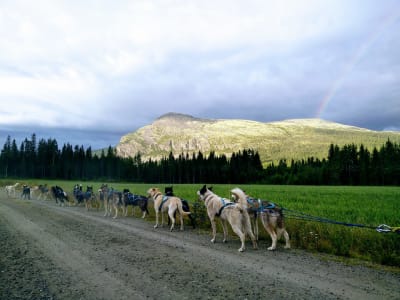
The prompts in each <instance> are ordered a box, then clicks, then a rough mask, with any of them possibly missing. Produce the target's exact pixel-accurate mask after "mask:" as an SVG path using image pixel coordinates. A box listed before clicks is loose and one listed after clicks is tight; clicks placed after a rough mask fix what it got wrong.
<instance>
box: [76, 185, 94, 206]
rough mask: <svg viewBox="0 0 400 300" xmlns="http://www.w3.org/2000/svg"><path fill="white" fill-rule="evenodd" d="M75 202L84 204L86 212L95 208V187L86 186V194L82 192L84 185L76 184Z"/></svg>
mask: <svg viewBox="0 0 400 300" xmlns="http://www.w3.org/2000/svg"><path fill="white" fill-rule="evenodd" d="M74 196H75V200H76V201H77V202H78V204H79V203H82V202H84V203H85V207H86V210H89V208H92V207H93V204H94V202H95V201H96V195H95V194H94V193H93V186H86V192H83V191H82V185H78V184H76V185H75V187H74Z"/></svg>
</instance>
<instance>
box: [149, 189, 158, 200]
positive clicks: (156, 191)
mask: <svg viewBox="0 0 400 300" xmlns="http://www.w3.org/2000/svg"><path fill="white" fill-rule="evenodd" d="M159 192H160V190H159V189H158V188H149V189H148V190H147V195H148V196H150V197H152V198H153V196H154V195H155V194H157V193H159Z"/></svg>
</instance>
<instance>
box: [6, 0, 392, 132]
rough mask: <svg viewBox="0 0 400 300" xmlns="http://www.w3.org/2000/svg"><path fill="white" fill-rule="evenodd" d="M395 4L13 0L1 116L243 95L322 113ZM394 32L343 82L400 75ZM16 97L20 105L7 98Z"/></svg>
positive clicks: (136, 109)
mask: <svg viewBox="0 0 400 300" xmlns="http://www.w3.org/2000/svg"><path fill="white" fill-rule="evenodd" d="M396 5H397V6H396ZM396 8H398V4H396V2H395V1H394V2H393V1H387V2H385V3H384V5H383V4H381V3H380V4H377V3H376V2H375V1H367V0H365V1H364V0H351V1H345V0H339V1H338V0H332V1H319V0H309V1H295V0H293V1H289V0H285V1H283V0H280V1H278V0H276V1H265V0H250V1H248V0H247V1H244V0H240V1H228V0H221V1H211V0H204V1H176V0H153V1H151V0H135V1H114V2H112V1H111V2H110V1H105V0H104V1H102V0H99V1H94V2H92V1H73V0H71V1H67V0H65V1H58V0H42V1H40V3H37V2H35V1H23V0H13V1H7V0H4V1H2V4H1V7H0V36H1V37H2V38H1V39H0V83H1V84H0V102H1V104H2V108H1V110H0V111H1V114H2V115H1V118H0V125H1V124H3V125H5V124H17V123H27V122H29V123H32V124H34V123H37V124H41V125H46V126H56V125H62V126H72V127H78V128H80V127H84V126H88V127H100V126H103V127H104V128H105V127H108V128H111V127H113V126H116V127H118V128H119V129H124V130H125V129H129V128H134V127H136V126H138V124H139V125H143V123H144V122H149V121H151V120H149V119H148V118H154V117H156V116H157V115H155V114H158V113H160V114H161V113H163V112H165V111H170V110H172V109H173V110H180V111H181V112H188V113H192V114H196V111H206V110H208V109H209V108H210V110H214V111H215V112H217V111H218V110H219V109H220V108H219V107H218V105H221V104H226V103H229V102H232V101H248V103H250V106H253V107H257V108H259V107H268V108H271V107H274V105H275V106H276V107H278V108H282V113H281V114H282V115H284V113H285V112H288V113H290V114H291V115H290V117H293V115H294V114H295V113H296V112H297V110H298V109H300V108H301V107H304V108H307V110H308V111H306V110H304V111H301V112H300V111H299V115H301V116H304V114H306V113H308V114H309V115H310V116H312V115H313V113H314V112H313V111H312V109H310V107H312V106H313V105H314V106H315V110H316V109H317V106H318V102H319V101H320V100H321V99H322V98H323V96H324V94H326V93H327V92H328V90H329V88H330V86H331V85H332V84H333V83H334V82H335V80H337V76H338V74H340V73H341V70H343V66H346V64H347V63H348V60H349V59H351V57H352V55H353V53H354V51H356V50H357V49H358V47H359V45H360V44H362V43H363V40H364V39H367V38H368V36H369V35H370V33H371V32H374V30H375V28H380V27H379V25H380V24H385V23H384V22H385V18H386V17H387V16H388V15H391V14H392V12H393V11H396V10H395V9H396ZM392 18H393V20H392V22H396V15H394V17H392ZM393 27H395V26H393ZM385 34H386V37H385V39H384V40H383V41H384V42H386V44H385V45H380V44H378V45H372V46H376V48H374V52H373V56H372V57H371V58H370V60H368V61H360V69H354V68H353V69H352V71H353V73H352V74H350V75H349V77H348V78H347V79H348V80H347V81H346V82H345V83H344V84H343V88H347V87H348V86H349V85H350V86H351V85H352V84H354V83H355V84H356V85H357V87H359V86H361V87H362V86H363V85H366V83H365V82H366V81H367V80H368V77H370V78H378V80H377V81H376V82H374V84H367V85H368V86H369V87H371V88H372V87H374V91H368V94H370V95H372V94H374V93H382V90H383V88H382V87H384V90H392V91H393V88H392V87H393V86H394V85H397V86H398V84H399V78H398V76H397V75H396V74H398V72H397V70H398V65H399V64H400V63H399V59H398V55H397V53H398V51H396V50H398V48H399V44H398V43H397V44H394V41H396V40H399V39H398V38H399V34H398V33H396V31H395V28H392V27H390V26H389V27H388V32H385ZM393 46H394V47H393ZM393 48H394V49H393ZM384 49H386V50H385V51H384ZM367 50H369V49H366V51H365V52H366V53H365V56H367V55H368V54H369V53H368V51H367ZM371 53H372V51H371ZM376 57H379V59H375V58H376ZM373 62H374V63H375V66H379V68H385V70H382V71H381V70H378V71H377V67H373V66H372V63H373ZM378 62H379V64H378ZM361 64H362V65H361ZM377 72H378V73H379V74H380V75H379V76H376V73H377ZM366 74H368V76H367V75H366ZM351 76H354V77H351ZM350 77H351V78H350ZM354 90H356V89H354ZM358 90H360V89H358ZM346 91H347V90H346ZM349 91H351V89H350V90H349ZM342 94H346V93H342ZM392 94H393V95H394V96H396V95H397V96H398V92H392ZM359 95H360V94H359ZM393 95H392V96H393ZM277 101H279V103H278V102H277ZM295 101H297V102H298V103H296V104H295V103H294V102H295ZM302 101H304V102H307V104H304V105H302V103H299V102H302ZM341 101H343V99H341ZM8 102H12V103H13V108H8V107H6V106H4V107H5V108H4V107H3V103H8ZM284 103H287V105H283V104H284ZM338 103H340V101H338ZM278 104H279V105H278ZM291 107H292V110H291ZM336 107H337V106H335V108H336ZM248 111H249V115H246V114H245V113H246V112H244V111H243V118H251V117H252V116H251V115H250V112H251V111H252V110H251V109H249V110H248ZM21 112H24V113H21ZM110 112H111V115H112V116H111V117H108V120H107V125H104V124H105V122H104V119H105V116H107V115H108V114H110ZM224 113H228V112H227V111H224ZM339 113H340V112H339ZM277 114H278V112H277ZM281 114H280V113H279V115H281ZM143 116H146V117H143ZM146 118H147V119H146ZM137 120H140V123H137ZM135 122H136V123H135Z"/></svg>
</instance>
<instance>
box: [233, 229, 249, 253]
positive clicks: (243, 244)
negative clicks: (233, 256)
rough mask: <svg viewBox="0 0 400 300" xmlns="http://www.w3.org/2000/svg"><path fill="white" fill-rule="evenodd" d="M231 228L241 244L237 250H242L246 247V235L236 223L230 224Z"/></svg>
mask: <svg viewBox="0 0 400 300" xmlns="http://www.w3.org/2000/svg"><path fill="white" fill-rule="evenodd" d="M232 230H233V232H234V233H236V234H237V236H238V237H239V238H240V242H241V244H242V245H241V247H240V248H239V249H238V251H239V252H243V251H244V250H245V249H246V245H245V241H246V235H245V234H244V232H242V230H240V228H239V226H237V225H232Z"/></svg>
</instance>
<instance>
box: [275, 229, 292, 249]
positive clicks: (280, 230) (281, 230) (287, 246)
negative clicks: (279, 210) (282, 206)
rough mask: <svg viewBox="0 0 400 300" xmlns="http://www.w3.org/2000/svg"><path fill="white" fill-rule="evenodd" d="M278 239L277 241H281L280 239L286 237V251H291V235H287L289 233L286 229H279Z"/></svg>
mask: <svg viewBox="0 0 400 300" xmlns="http://www.w3.org/2000/svg"><path fill="white" fill-rule="evenodd" d="M277 231H278V237H277V239H278V240H279V238H280V237H281V236H282V234H283V236H284V237H285V243H286V244H285V247H284V248H285V249H290V240H289V234H288V233H287V231H286V230H285V229H284V228H279V229H278V230H277Z"/></svg>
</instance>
